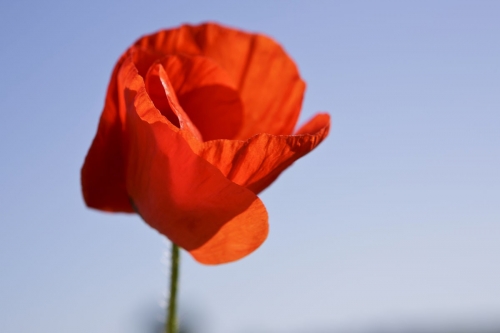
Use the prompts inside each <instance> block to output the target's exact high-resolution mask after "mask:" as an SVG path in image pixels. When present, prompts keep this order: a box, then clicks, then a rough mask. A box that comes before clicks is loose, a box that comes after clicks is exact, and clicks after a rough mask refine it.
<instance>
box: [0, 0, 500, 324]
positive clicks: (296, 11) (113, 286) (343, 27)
mask: <svg viewBox="0 0 500 333" xmlns="http://www.w3.org/2000/svg"><path fill="white" fill-rule="evenodd" d="M207 20H211V21H217V22H220V23H223V24H226V25H230V26H234V27H239V28H241V29H245V30H248V31H254V32H262V33H265V34H267V35H270V36H272V37H273V38H275V39H276V40H277V41H279V42H280V43H281V44H282V45H283V46H284V47H285V49H286V50H287V51H288V53H289V54H290V55H291V56H292V57H293V58H294V59H295V61H296V62H297V64H298V66H299V68H300V71H301V74H302V76H303V78H304V79H305V81H306V82H307V84H308V86H307V93H306V98H305V102H304V105H303V113H302V115H301V119H300V121H301V122H303V121H305V120H306V119H307V118H310V117H311V116H312V115H313V114H314V113H316V112H318V111H328V112H329V113H330V114H331V116H332V120H333V123H332V130H331V134H330V137H329V138H328V139H327V140H326V141H325V142H324V143H323V144H322V145H321V146H320V147H319V148H318V149H316V150H315V151H314V152H312V153H311V154H310V155H308V156H306V157H305V158H303V159H302V160H299V161H298V162H297V163H295V164H294V165H293V166H292V168H290V169H289V170H287V171H286V172H285V173H284V174H283V175H282V176H281V177H280V178H279V179H278V180H277V181H276V182H275V183H274V185H272V186H271V187H270V188H269V189H267V190H266V191H265V192H264V193H263V194H262V195H261V197H262V199H263V201H264V203H265V204H266V206H267V208H268V211H269V215H270V236H269V238H268V240H267V241H266V242H265V243H264V245H263V246H262V247H261V248H260V249H259V250H258V251H257V252H255V253H254V254H252V255H251V256H249V257H247V258H245V259H243V260H241V261H239V262H236V263H233V264H229V265H223V266H217V267H207V266H203V265H200V264H198V263H196V262H195V261H194V260H193V259H191V257H190V256H189V255H187V254H185V253H184V254H183V255H182V271H181V295H180V302H181V320H182V321H183V322H184V323H188V324H191V325H192V326H193V327H194V328H195V329H196V328H197V332H200V333H260V332H266V333H267V332H272V333H289V332H292V333H294V332H306V333H310V332H340V331H342V332H351V331H357V330H361V331H363V332H374V331H375V330H376V329H379V328H394V327H415V326H423V327H440V326H443V327H445V326H450V325H451V326H453V325H455V326H457V325H458V326H467V325H471V326H474V325H483V326H487V325H496V324H500V321H498V318H500V283H499V281H500V262H499V254H500V173H499V171H500V132H499V126H500V2H499V1H458V0H454V1H413V2H410V1H344V2H337V1H291V0H289V1H277V0H265V1H256V0H252V1H229V0H228V1H208V0H204V1H169V0H162V1H159V0H143V1H131V0H120V1H111V0H99V1H97V0H88V1H72V0H45V1H34V0H32V1H27V0H18V1H6V0H2V2H1V4H0V41H1V52H0V153H1V155H0V156H1V157H0V203H1V209H0V331H1V332H5V333H32V332H55V333H67V332H71V333H101V332H102V333H153V332H154V327H155V326H158V325H159V320H160V319H161V317H162V313H163V309H162V308H161V307H160V305H159V303H161V301H162V299H163V298H164V292H165V289H166V284H167V276H166V271H167V268H168V267H167V266H166V265H165V264H164V263H162V257H163V256H164V253H165V251H168V248H169V246H168V243H167V242H166V241H165V239H164V238H163V237H162V236H161V235H159V234H158V233H157V232H156V231H154V230H153V229H151V228H149V227H148V226H147V225H146V224H145V223H143V222H142V221H141V220H140V219H139V218H138V217H137V216H132V215H123V214H116V215H112V214H104V213H101V212H98V211H93V210H89V209H87V208H86V207H85V205H84V203H83V200H82V196H81V192H80V183H79V173H80V168H81V165H82V163H83V159H84V157H85V154H86V152H87V149H88V148H89V146H90V143H91V140H92V138H93V137H94V134H95V131H96V127H97V122H98V119H99V116H100V113H101V110H102V106H103V100H104V95H105V90H106V87H107V84H108V80H109V76H110V73H111V69H112V67H113V66H114V64H115V61H116V60H117V58H118V57H119V55H120V54H121V53H122V52H123V51H124V50H125V49H126V48H127V47H128V46H129V45H130V44H131V43H132V42H133V41H135V40H136V39H137V38H139V37H140V36H141V35H143V34H146V33H151V32H154V31H156V30H158V29H161V28H167V27H174V26H177V25H179V24H181V23H184V22H189V23H199V22H204V21H207ZM160 325H161V324H160ZM499 326H500V325H499Z"/></svg>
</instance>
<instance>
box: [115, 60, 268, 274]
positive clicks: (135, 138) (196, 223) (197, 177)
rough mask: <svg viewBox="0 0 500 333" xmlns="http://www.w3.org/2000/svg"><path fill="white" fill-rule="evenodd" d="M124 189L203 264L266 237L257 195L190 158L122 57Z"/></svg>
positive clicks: (230, 256) (245, 250) (229, 257)
mask: <svg viewBox="0 0 500 333" xmlns="http://www.w3.org/2000/svg"><path fill="white" fill-rule="evenodd" d="M119 79H120V81H121V82H123V83H124V87H125V101H126V107H127V134H128V144H129V146H128V149H129V154H128V159H127V166H128V168H127V189H128V192H129V194H130V196H131V198H132V200H133V202H134V205H135V207H136V208H137V210H138V212H139V213H140V214H141V216H142V217H143V219H144V220H145V221H146V222H147V223H148V224H149V225H151V226H152V227H153V228H155V229H156V230H158V231H159V232H160V233H162V234H164V235H166V236H167V237H168V238H170V239H171V240H172V241H173V242H174V243H176V244H178V245H179V246H181V247H183V248H184V249H186V250H188V251H189V252H191V254H192V255H193V257H194V258H195V259H196V260H198V261H200V262H202V263H205V264H220V263H225V262H230V261H234V260H237V259H240V258H242V257H244V256H245V255H248V254H249V253H251V252H252V251H254V250H255V249H256V248H257V247H259V246H260V244H262V242H263V241H264V240H265V238H266V237H267V233H268V224H267V212H266V209H265V207H264V205H263V203H262V202H261V201H260V199H259V198H258V197H257V196H256V195H255V194H254V193H253V192H251V191H249V190H247V189H246V188H244V187H241V186H239V185H237V184H235V183H233V182H231V181H230V180H228V179H227V178H225V177H224V175H222V173H221V172H220V171H219V170H218V169H217V168H215V167H214V166H212V165H211V164H210V163H208V162H207V161H205V160H204V159H202V158H201V157H199V156H198V155H196V154H195V153H194V152H193V151H192V150H191V147H190V146H189V144H188V143H187V142H186V140H185V139H184V137H183V135H182V133H181V130H179V129H178V128H177V127H175V126H174V125H172V124H171V123H170V122H169V121H168V120H167V119H166V118H165V117H164V116H162V115H161V113H160V111H159V110H158V109H156V108H155V106H154V104H153V102H152V101H151V99H150V98H149V96H148V94H147V92H146V89H145V87H144V83H143V80H142V78H141V77H140V76H139V75H137V70H136V68H135V66H134V65H133V63H132V62H131V61H130V60H128V61H127V60H126V61H125V63H124V65H123V67H122V69H121V71H120V76H119Z"/></svg>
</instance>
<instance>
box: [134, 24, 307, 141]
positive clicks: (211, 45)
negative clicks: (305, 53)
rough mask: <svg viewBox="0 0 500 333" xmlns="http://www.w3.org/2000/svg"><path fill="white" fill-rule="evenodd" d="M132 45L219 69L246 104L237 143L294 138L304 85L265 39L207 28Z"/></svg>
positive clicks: (179, 31)
mask: <svg viewBox="0 0 500 333" xmlns="http://www.w3.org/2000/svg"><path fill="white" fill-rule="evenodd" d="M136 45H137V46H139V47H141V48H144V49H148V50H155V52H161V53H163V54H165V55H167V54H179V53H184V54H188V55H202V56H205V57H208V58H210V59H212V60H213V61H215V62H216V63H217V64H218V65H219V66H220V67H222V68H223V69H224V70H225V71H226V72H227V73H228V74H229V76H230V77H231V79H232V82H233V83H234V85H235V86H236V87H237V89H238V91H239V93H240V97H241V100H242V102H243V105H244V120H243V127H242V131H241V132H240V133H239V135H238V137H237V138H240V139H246V138H249V137H250V136H252V135H254V134H257V133H269V134H275V135H282V134H285V135H286V134H291V133H292V131H293V128H294V127H295V124H296V122H297V119H298V116H299V112H300V109H301V105H302V99H303V95H304V90H305V83H304V82H303V81H302V79H301V78H300V75H299V73H298V70H297V67H296V65H295V63H294V62H293V60H291V59H290V57H289V56H288V55H287V54H286V52H285V51H284V50H283V49H282V48H281V46H280V45H279V44H277V43H276V42H275V41H273V40H272V39H270V38H269V37H266V36H263V35H259V34H249V33H245V32H242V31H238V30H234V29H230V28H226V27H222V26H220V25H217V24H214V23H207V24H203V25H200V26H190V25H184V26H181V27H180V28H177V29H172V30H164V31H160V32H158V33H156V34H153V35H149V36H145V37H143V38H141V39H140V40H138V41H137V42H136Z"/></svg>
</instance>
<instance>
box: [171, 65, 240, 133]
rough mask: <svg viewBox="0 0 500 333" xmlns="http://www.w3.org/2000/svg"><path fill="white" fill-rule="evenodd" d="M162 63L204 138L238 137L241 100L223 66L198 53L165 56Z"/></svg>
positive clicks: (181, 103) (187, 111) (185, 108)
mask: <svg viewBox="0 0 500 333" xmlns="http://www.w3.org/2000/svg"><path fill="white" fill-rule="evenodd" d="M161 64H162V65H163V67H164V68H165V71H166V72H167V73H168V77H169V78H170V81H171V82H172V86H173V88H174V91H175V93H176V95H177V97H178V100H179V103H180V105H182V108H183V109H184V111H185V112H186V113H187V114H188V115H189V118H190V119H191V121H192V122H193V123H194V124H195V125H196V127H197V128H198V130H199V131H200V133H201V135H202V136H203V140H205V141H209V140H216V139H233V138H235V137H237V135H238V133H239V132H240V129H241V126H242V123H243V104H242V102H241V99H240V96H239V94H238V91H237V90H236V88H235V86H234V85H233V84H232V82H231V79H230V78H229V76H228V74H227V73H226V72H225V71H224V70H223V69H222V68H220V67H219V66H218V65H217V64H216V63H215V62H213V61H211V60H210V59H208V58H205V57H201V56H181V55H176V56H167V57H165V58H163V59H162V61H161Z"/></svg>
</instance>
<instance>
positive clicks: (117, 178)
mask: <svg viewBox="0 0 500 333" xmlns="http://www.w3.org/2000/svg"><path fill="white" fill-rule="evenodd" d="M121 62H122V59H120V61H119V62H118V63H117V65H116V66H115V68H114V70H113V74H112V75H111V81H110V83H109V87H108V91H107V95H106V101H105V104H104V110H103V112H102V114H101V119H100V121H99V127H98V129H97V133H96V136H95V138H94V141H93V142H92V145H91V147H90V149H89V152H88V153H87V156H86V157H85V162H84V164H83V167H82V170H81V182H82V192H83V197H84V199H85V202H86V204H87V206H89V207H92V208H96V209H100V210H104V211H110V212H128V213H131V212H133V209H132V206H131V205H130V201H129V197H128V194H127V189H126V183H125V155H124V146H123V145H124V142H123V132H124V110H123V108H122V106H121V105H120V104H121V103H120V96H119V92H120V90H119V88H118V82H117V77H116V76H117V73H118V69H119V67H120V65H121Z"/></svg>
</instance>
